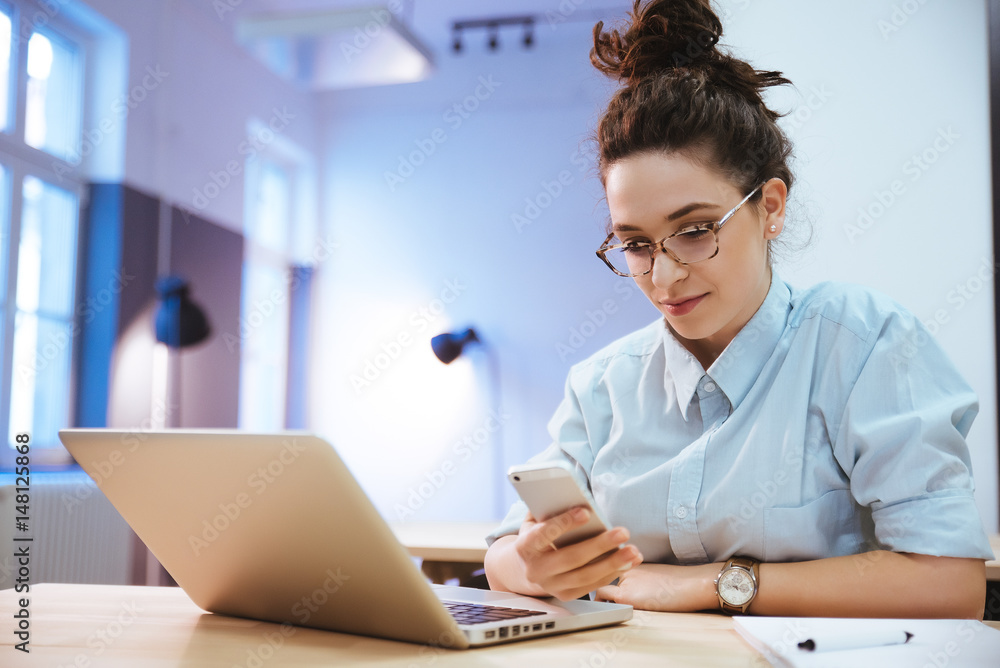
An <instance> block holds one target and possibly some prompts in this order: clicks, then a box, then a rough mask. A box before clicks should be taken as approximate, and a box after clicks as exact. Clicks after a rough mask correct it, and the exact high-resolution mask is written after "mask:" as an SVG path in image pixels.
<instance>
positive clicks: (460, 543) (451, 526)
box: [391, 522, 1000, 584]
mask: <svg viewBox="0 0 1000 668" xmlns="http://www.w3.org/2000/svg"><path fill="white" fill-rule="evenodd" d="M391 526H392V530H393V532H394V533H395V534H396V538H398V539H399V542H401V543H402V544H403V545H405V546H406V549H408V550H409V551H410V554H412V555H413V556H414V557H420V558H421V559H423V565H422V569H423V571H424V574H425V575H426V576H427V577H429V578H430V579H431V581H432V582H437V583H441V584H443V583H444V582H446V581H448V580H449V579H451V578H458V579H459V580H460V581H465V580H466V579H467V578H468V576H469V575H471V574H472V573H473V572H475V571H476V570H478V569H480V568H482V567H483V559H485V558H486V540H485V536H486V535H487V534H488V533H490V532H491V531H493V529H495V528H496V526H497V523H496V522H408V523H402V524H392V525H391ZM990 546H991V547H992V548H993V555H994V556H995V557H997V558H996V559H994V560H993V561H987V562H986V579H987V580H991V581H993V582H1000V534H994V535H992V536H990Z"/></svg>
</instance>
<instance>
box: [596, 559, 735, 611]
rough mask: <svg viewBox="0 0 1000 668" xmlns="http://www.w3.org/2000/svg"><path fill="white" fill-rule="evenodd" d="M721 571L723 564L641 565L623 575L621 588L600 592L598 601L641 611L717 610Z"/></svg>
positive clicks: (614, 587) (602, 589)
mask: <svg viewBox="0 0 1000 668" xmlns="http://www.w3.org/2000/svg"><path fill="white" fill-rule="evenodd" d="M720 570H722V564H702V565H699V566H671V565H668V564H640V565H638V566H636V567H635V568H632V569H631V570H628V571H625V572H624V573H622V574H621V576H619V578H618V584H617V585H607V586H606V587H601V588H600V589H598V590H597V600H598V601H611V602H612V603H625V604H628V605H631V606H632V607H633V608H635V609H637V610H658V611H661V612H695V611H698V610H714V609H716V608H718V607H719V598H718V596H717V595H716V593H715V577H716V576H717V575H718V574H719V571H720Z"/></svg>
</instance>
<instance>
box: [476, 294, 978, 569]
mask: <svg viewBox="0 0 1000 668" xmlns="http://www.w3.org/2000/svg"><path fill="white" fill-rule="evenodd" d="M977 412H978V401H977V398H976V395H975V394H974V393H973V391H972V389H971V388H970V387H969V386H968V385H967V384H966V382H965V381H964V380H963V379H962V377H961V376H960V375H959V374H958V372H957V371H956V369H955V367H954V366H953V365H952V363H951V362H950V361H949V360H948V358H947V356H946V355H945V353H944V352H943V351H942V350H941V348H940V347H939V346H938V345H937V343H936V342H935V341H934V338H933V337H932V336H931V335H930V334H929V333H928V331H927V330H926V329H925V328H924V327H923V325H922V324H921V323H920V322H919V320H917V319H916V318H915V317H914V316H913V315H912V314H910V313H909V312H907V311H906V310H905V309H904V308H902V307H901V306H900V305H899V304H897V303H895V302H893V301H892V300H890V299H888V298H887V297H885V296H882V295H880V294H877V293H875V292H873V291H871V290H868V289H865V288H862V287H858V286H853V285H846V284H835V283H823V284H820V285H817V286H815V287H813V288H810V289H808V290H798V289H793V288H791V287H790V286H788V285H787V284H785V283H784V282H782V281H781V280H780V279H779V278H777V276H775V277H774V279H773V280H772V283H771V287H770V290H769V291H768V294H767V297H766V298H765V300H764V303H763V304H762V305H761V307H760V309H758V311H757V313H756V314H755V315H754V317H753V318H752V319H751V320H750V322H748V323H747V325H746V326H745V327H744V328H743V329H742V330H741V331H740V333H739V334H738V335H737V336H736V337H735V338H734V339H733V341H732V342H731V343H730V344H729V346H728V347H727V348H726V349H725V350H724V351H723V352H722V354H721V355H720V356H719V358H718V359H717V360H716V361H715V362H714V363H713V364H712V365H711V367H709V369H708V371H707V372H706V371H705V370H704V369H703V368H702V366H701V364H700V363H699V362H698V361H697V360H696V359H695V358H694V356H693V355H692V354H691V353H690V352H688V351H687V350H686V349H685V348H684V347H683V346H681V345H680V343H678V341H677V340H676V339H675V338H674V336H673V334H671V333H670V331H669V329H667V328H666V327H665V325H664V321H663V320H662V319H661V320H657V321H656V322H654V323H652V324H651V325H649V326H647V327H645V328H643V329H641V330H639V331H637V332H634V333H632V334H630V335H628V336H626V337H624V338H622V339H620V340H618V341H616V342H615V343H613V344H611V345H610V346H608V347H606V348H604V349H603V350H601V351H600V352H598V353H596V354H595V355H593V356H591V357H590V358H589V359H587V360H585V361H583V362H581V363H579V364H577V365H575V366H573V368H572V369H571V370H570V373H569V377H568V379H567V381H566V397H565V399H564V400H563V402H562V404H561V405H560V406H559V408H558V410H557V411H556V414H555V416H554V417H553V418H552V420H551V422H550V423H549V431H550V434H551V436H552V439H553V443H552V445H550V446H549V447H548V448H547V449H546V450H545V451H543V452H542V453H541V454H539V455H538V456H536V457H534V458H532V460H531V461H532V462H564V463H567V464H569V465H570V467H571V468H573V469H574V471H575V473H576V477H577V478H578V480H579V481H580V482H581V484H584V485H586V486H587V487H588V488H589V489H590V490H591V492H592V493H593V495H594V498H595V500H596V501H597V504H598V506H599V507H600V508H601V509H602V512H603V513H604V515H605V517H606V518H607V519H608V520H609V521H610V522H611V524H612V525H614V526H618V525H621V526H625V527H627V528H628V529H629V531H630V533H631V541H630V542H632V543H634V544H635V545H636V546H637V547H638V548H639V550H640V551H641V552H642V554H643V556H644V557H645V560H646V561H647V562H650V563H679V564H700V563H707V562H717V561H723V560H725V559H728V558H729V557H731V556H733V555H745V556H750V557H754V558H756V559H760V560H762V561H770V562H781V561H799V560H806V559H819V558H824V557H833V556H840V555H849V554H856V553H860V552H867V551H871V550H877V549H885V550H892V551H896V552H914V553H919V554H929V555H936V556H953V557H974V558H979V559H991V558H992V552H991V551H990V546H989V542H988V540H987V538H986V534H985V532H984V531H983V526H982V521H981V519H980V517H979V512H978V510H977V509H976V505H975V502H974V501H973V496H972V493H973V481H972V475H971V472H970V471H971V463H970V458H969V450H968V446H967V445H966V442H965V436H966V434H968V431H969V427H970V426H971V425H972V421H973V419H974V418H975V416H976V413H977ZM526 512H527V511H526V508H525V507H524V505H523V504H522V503H520V502H518V503H516V504H515V505H514V506H513V507H512V508H511V510H510V512H509V513H508V515H507V517H506V518H505V519H504V521H503V523H502V524H501V526H500V527H499V528H498V529H497V531H496V532H494V533H493V534H491V535H490V536H489V537H488V539H487V540H488V541H489V542H490V543H492V542H493V541H494V540H496V538H497V537H499V536H502V535H505V534H511V533H517V530H518V527H519V526H520V524H521V522H522V521H523V519H524V516H525V514H526Z"/></svg>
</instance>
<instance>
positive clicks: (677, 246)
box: [597, 181, 766, 277]
mask: <svg viewBox="0 0 1000 668" xmlns="http://www.w3.org/2000/svg"><path fill="white" fill-rule="evenodd" d="M765 183H766V181H765ZM762 187H764V184H763V183H761V184H760V185H759V186H757V187H756V188H754V189H753V191H751V193H750V194H749V195H747V196H746V197H744V198H743V199H742V200H741V201H740V203H739V204H737V205H736V206H734V207H733V208H732V210H731V211H730V212H729V213H727V214H726V215H724V216H723V217H722V218H721V219H719V220H718V221H717V222H714V223H710V224H707V225H695V226H693V227H686V228H684V229H683V230H678V231H677V232H674V233H673V234H671V235H670V236H669V237H665V238H663V239H660V240H659V241H657V242H655V243H651V242H649V241H629V242H626V243H623V244H610V245H609V242H610V241H611V240H612V239H614V238H615V233H614V232H612V233H611V234H609V235H608V238H607V239H605V240H604V243H603V244H601V247H600V248H598V249H597V257H599V258H601V259H602V260H604V263H605V264H606V265H608V266H609V267H610V268H611V271H613V272H615V273H616V274H618V275H619V276H628V277H633V276H642V275H643V274H648V273H649V272H651V271H653V255H654V254H655V253H656V250H657V249H660V250H662V251H663V252H664V253H666V254H667V255H668V256H669V257H670V259H672V260H673V261H674V262H676V263H677V264H694V263H695V262H702V261H704V260H708V259H711V258H713V257H715V256H716V255H718V254H719V230H721V229H722V226H723V225H725V224H726V222H727V221H728V220H729V219H730V218H732V217H733V216H735V215H736V212H737V211H739V210H740V207H741V206H743V205H744V204H746V203H747V200H749V199H750V198H751V197H753V196H754V194H756V192H757V191H758V190H760V189H761V188H762Z"/></svg>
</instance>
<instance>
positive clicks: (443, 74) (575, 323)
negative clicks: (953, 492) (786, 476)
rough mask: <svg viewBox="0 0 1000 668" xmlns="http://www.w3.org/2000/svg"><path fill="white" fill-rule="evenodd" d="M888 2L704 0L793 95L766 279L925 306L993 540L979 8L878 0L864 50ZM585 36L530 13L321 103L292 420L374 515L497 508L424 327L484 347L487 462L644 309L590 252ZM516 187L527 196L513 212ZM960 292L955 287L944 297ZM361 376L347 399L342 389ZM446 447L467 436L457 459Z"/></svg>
mask: <svg viewBox="0 0 1000 668" xmlns="http://www.w3.org/2000/svg"><path fill="white" fill-rule="evenodd" d="M554 4H555V3H553V5H554ZM898 4H899V3H897V2H893V1H891V0H878V1H877V2H872V1H870V0H850V1H847V2H838V3H822V4H820V3H801V2H794V1H793V0H740V1H738V2H737V1H731V2H723V3H720V5H721V6H722V7H723V8H724V14H725V15H726V16H727V19H726V26H727V33H726V39H725V40H724V41H725V42H726V43H730V44H735V45H738V46H739V49H738V50H739V52H740V53H741V54H743V55H744V56H746V57H750V58H752V59H753V61H754V63H755V64H756V65H757V66H758V67H761V68H765V67H766V68H777V69H781V70H784V71H785V73H786V74H787V75H788V76H789V77H790V78H791V79H792V80H793V81H794V82H795V83H796V84H797V90H798V93H797V94H796V93H795V92H793V91H792V92H786V93H782V94H781V97H780V98H778V97H776V98H775V100H776V102H777V103H780V104H782V105H784V107H785V108H786V109H788V110H790V111H797V114H796V115H795V116H793V117H792V118H790V119H786V121H784V122H785V123H788V124H789V125H788V127H789V130H790V133H791V135H792V137H793V139H794V140H795V142H796V146H797V153H796V155H797V160H796V163H795V168H796V170H797V171H796V173H797V176H798V183H797V185H796V187H795V192H794V198H793V206H794V208H793V214H794V217H795V219H801V220H803V221H805V222H808V223H811V224H812V226H813V227H814V229H815V232H816V239H815V241H814V242H813V244H812V245H811V246H810V247H809V248H808V249H807V250H806V251H804V252H802V253H800V254H798V255H797V256H795V257H794V258H792V260H791V261H790V262H789V263H787V264H786V265H783V266H781V267H780V268H779V271H780V272H781V274H782V275H783V277H784V278H786V279H787V280H790V281H791V282H793V283H796V284H799V285H808V284H811V283H813V282H816V281H819V280H826V279H836V280H848V281H853V282H857V283H862V284H866V285H870V286H873V287H875V288H877V289H879V290H882V291H883V292H886V293H888V294H889V295H891V296H893V297H894V298H896V299H897V300H899V301H900V302H902V303H903V304H904V305H906V306H907V307H909V308H910V309H912V310H913V311H914V312H915V313H917V314H918V315H919V316H920V317H921V318H923V319H925V320H929V319H931V318H933V317H934V316H935V313H937V315H938V316H942V312H943V314H944V315H943V319H947V323H945V324H942V325H941V326H940V327H939V328H938V332H937V336H938V338H939V340H940V341H941V342H942V343H943V344H944V346H945V347H946V348H947V349H948V351H949V353H950V354H951V355H952V357H953V359H954V360H955V362H956V364H957V365H958V366H959V368H960V369H961V371H962V372H963V373H964V374H965V376H966V377H967V378H968V380H969V381H970V382H971V383H972V384H973V386H974V387H975V389H976V390H977V392H978V393H979V395H980V397H981V402H982V406H983V410H982V412H981V415H980V417H979V419H978V421H977V422H976V424H975V426H974V427H973V432H972V433H971V434H970V439H969V441H970V447H971V449H972V452H973V464H974V470H975V473H976V474H977V476H978V492H977V501H978V503H979V506H980V509H981V512H982V514H983V518H984V521H985V523H986V526H987V528H988V529H990V530H993V531H995V530H996V529H997V447H996V439H995V435H996V423H995V411H994V406H995V405H996V403H995V398H996V397H995V389H994V387H995V382H994V368H995V366H994V361H993V326H992V300H991V290H992V287H991V285H992V284H991V282H990V279H991V278H992V273H990V274H989V275H988V276H987V277H986V280H985V281H982V283H981V284H980V283H979V282H978V280H979V279H978V278H977V275H976V274H977V271H978V267H979V266H980V265H981V263H983V262H984V261H985V262H986V263H987V265H988V266H989V268H990V270H991V271H992V261H993V260H992V258H991V257H990V256H989V253H990V250H989V249H990V239H991V229H990V209H989V206H990V194H989V160H988V158H989V141H988V124H987V110H988V104H987V96H986V91H987V79H986V66H987V61H986V53H987V51H986V32H985V27H984V26H985V8H984V5H983V3H981V2H964V3H943V2H938V3H926V4H923V5H920V4H919V3H903V4H912V5H915V6H917V7H919V9H918V11H916V12H915V13H914V14H913V15H912V16H908V15H906V14H899V15H897V16H895V20H896V22H897V23H898V24H899V25H898V26H893V27H898V30H896V31H893V32H891V33H888V34H886V35H885V36H883V34H882V32H880V29H879V24H878V21H879V20H885V21H888V22H890V23H889V24H888V25H892V24H891V22H892V20H893V18H894V17H893V7H894V5H898ZM590 29H591V25H590V24H588V23H572V22H568V23H563V24H560V25H558V26H557V27H556V28H555V29H550V28H549V26H547V25H545V24H543V25H542V26H541V29H540V30H539V31H538V37H537V39H536V42H537V46H536V48H535V50H534V51H533V52H529V53H524V52H523V51H521V50H520V49H517V48H515V47H513V46H505V47H504V48H503V49H502V51H501V52H500V53H498V54H490V53H488V52H484V51H481V50H480V49H478V48H475V46H473V47H471V48H466V50H465V52H464V53H463V54H462V55H461V56H459V57H455V56H453V55H452V54H451V53H450V52H447V51H443V52H439V54H438V65H439V69H438V72H437V74H436V75H435V77H434V78H432V79H431V80H429V81H427V82H424V83H420V84H412V85H406V86H396V87H390V88H381V89H368V90H361V91H350V92H341V93H335V94H329V95H327V96H325V97H324V98H323V100H322V107H321V115H322V117H323V125H324V132H325V133H326V136H325V137H324V140H323V146H324V148H325V150H326V153H327V155H326V164H325V167H324V177H323V178H324V182H323V184H324V185H323V191H324V192H323V201H324V225H325V226H326V228H327V231H328V232H329V233H330V234H331V235H333V237H334V238H335V239H336V240H337V242H338V243H339V244H340V248H339V252H338V254H337V255H336V256H335V260H334V261H331V262H327V263H325V264H323V265H322V266H321V269H320V273H319V277H320V285H319V290H318V295H317V304H318V306H319V310H318V317H319V323H318V330H317V331H318V336H317V339H316V346H315V350H314V352H313V360H314V365H313V370H314V376H313V386H312V404H311V410H312V415H313V425H314V428H315V429H317V430H318V431H319V432H321V433H323V434H325V435H326V436H328V437H330V438H331V439H332V440H333V442H334V443H335V444H337V445H338V447H339V449H340V450H341V452H342V453H343V454H344V456H345V459H347V461H348V464H349V465H350V466H351V467H352V469H353V470H354V471H355V473H356V474H357V475H358V476H359V477H360V479H361V481H362V483H363V484H364V486H365V487H366V489H367V490H368V491H369V492H370V493H371V495H372V496H373V497H374V499H375V501H376V503H377V505H378V507H379V509H380V510H381V511H382V512H383V513H384V514H385V515H386V516H388V517H389V518H391V519H413V520H419V519H424V520H428V519H443V518H449V519H488V518H492V517H496V516H497V515H498V514H499V513H500V512H502V508H501V506H502V507H505V506H506V503H507V502H508V501H509V500H510V498H511V496H512V494H511V493H510V492H509V491H508V489H507V485H506V482H505V481H504V480H503V479H502V478H501V476H500V474H499V473H498V472H497V470H496V469H495V468H494V467H495V466H496V465H495V463H494V462H493V460H492V456H493V454H492V452H491V449H492V448H495V447H497V443H496V442H495V441H496V440H497V438H496V436H495V434H488V433H487V432H488V427H491V426H492V423H491V422H490V421H489V419H488V417H487V406H488V405H489V404H491V400H490V398H489V392H488V387H489V385H488V383H487V380H486V379H487V377H488V374H487V368H488V365H487V364H486V359H485V357H484V356H482V355H472V356H470V357H469V358H468V359H466V358H462V359H460V360H459V361H458V362H456V363H454V364H452V365H451V367H444V366H442V365H440V364H439V363H438V362H437V361H436V360H434V359H433V357H432V355H431V353H430V349H429V343H428V342H429V338H430V337H431V336H432V335H434V334H437V333H439V332H442V331H448V330H452V329H455V328H459V327H464V326H466V325H469V324H472V325H474V326H476V327H477V328H478V329H479V331H480V332H481V334H482V335H483V337H484V338H485V339H487V340H488V342H489V345H490V347H491V349H492V350H493V351H494V353H495V355H496V357H497V358H498V360H499V366H500V368H501V370H502V376H503V377H502V387H503V396H502V401H501V402H500V403H501V405H502V407H503V413H504V416H505V417H504V424H503V429H502V431H501V432H500V434H501V436H502V441H503V449H504V455H503V461H502V464H501V469H502V468H504V467H505V466H506V465H508V464H511V463H515V462H520V461H522V460H524V459H526V458H527V457H528V456H530V455H531V454H532V453H534V452H537V451H538V450H539V449H541V448H542V447H544V446H545V445H546V444H547V442H548V437H547V434H546V431H545V424H546V422H547V420H548V418H549V416H550V414H551V412H552V411H553V410H554V408H555V407H556V404H557V403H558V401H559V399H560V398H561V396H562V387H563V381H564V378H565V374H566V371H567V369H568V368H569V366H570V364H572V363H573V362H576V361H579V360H581V359H583V358H584V357H585V356H586V355H587V354H589V353H590V352H593V351H594V350H596V349H598V348H599V347H601V346H603V345H605V344H606V343H608V342H610V341H612V340H613V339H615V338H616V337H618V336H620V335H622V334H625V333H626V332H628V331H631V330H633V329H635V328H637V327H639V326H641V325H643V324H646V323H647V322H650V321H651V320H653V319H655V317H656V315H657V314H656V312H655V310H654V309H653V307H652V306H651V305H649V304H648V303H647V302H646V301H645V298H644V297H642V295H641V293H639V292H638V291H637V290H635V289H634V288H630V287H629V286H628V283H625V282H623V281H624V279H620V280H615V277H614V276H613V275H612V274H611V273H610V272H609V271H607V269H606V268H605V267H604V266H603V265H602V264H601V263H600V261H599V260H598V259H597V258H596V257H594V254H593V252H594V249H595V248H596V247H597V246H598V244H599V243H600V241H601V240H602V239H603V234H602V229H603V225H604V218H605V215H606V214H605V210H604V207H603V204H602V202H601V196H602V193H601V191H600V186H599V184H598V183H597V182H596V180H595V178H594V177H593V174H592V173H591V172H590V171H588V167H587V166H586V165H585V162H584V161H581V159H580V158H581V156H580V155H579V154H578V153H577V152H578V151H579V150H580V147H581V144H580V142H581V141H582V140H584V139H585V138H586V136H587V135H588V133H589V132H590V131H591V130H592V128H593V126H594V124H595V121H596V118H597V116H598V114H599V112H600V110H601V108H602V106H603V101H604V100H605V99H606V96H607V92H608V90H609V89H608V86H607V84H606V83H605V82H604V81H603V80H602V79H601V78H600V77H599V76H598V75H597V73H596V72H595V71H594V70H592V68H591V67H590V66H589V64H588V62H587V52H588V50H589V47H590ZM491 77H492V81H495V82H499V85H497V86H495V87H493V89H492V90H490V89H488V88H487V87H485V86H483V85H482V83H481V81H483V80H486V81H490V80H491ZM477 90H478V92H479V98H480V99H478V100H477V99H476V93H477ZM816 91H823V92H822V94H818V93H816ZM470 96H471V97H470ZM463 100H467V101H468V106H469V107H470V108H471V107H473V106H475V107H476V109H475V110H474V111H471V112H470V113H469V114H468V118H461V122H459V118H458V117H457V116H455V115H454V114H453V113H449V112H448V110H449V109H450V108H451V107H452V105H454V104H456V103H462V102H463ZM948 128H951V131H952V133H953V134H957V138H955V139H954V140H953V141H951V142H950V143H949V144H947V150H946V151H943V152H941V153H940V155H939V156H937V159H936V161H935V162H934V163H933V164H932V165H930V167H929V169H927V170H926V171H921V172H920V177H919V179H915V177H916V173H914V172H912V166H911V165H910V164H909V163H908V161H910V160H911V156H912V155H914V154H920V153H922V152H923V151H924V150H929V151H930V150H933V147H934V142H935V140H936V137H938V133H939V131H940V130H947V129H948ZM435 131H436V134H435ZM939 147H940V148H944V147H945V144H941V143H940V142H939ZM432 149H433V150H432ZM411 155H412V156H413V158H414V161H415V162H417V161H419V162H420V163H421V164H419V166H416V167H415V168H414V170H413V173H412V175H408V172H405V173H404V174H403V176H404V179H403V181H402V182H401V183H399V182H397V183H394V184H393V187H390V184H389V183H387V179H386V172H392V171H396V170H398V169H399V167H400V160H401V157H402V158H407V157H408V156H411ZM930 157H934V156H933V155H931V156H930ZM397 173H398V172H397ZM560 175H562V179H563V181H564V182H565V183H566V185H562V187H561V192H559V194H558V195H555V196H552V197H550V198H547V197H546V184H548V188H549V190H551V191H552V192H553V193H554V192H556V191H558V190H559V188H557V187H556V186H555V185H553V182H556V183H557V182H558V181H559V178H560ZM914 179H915V180H914ZM894 180H899V181H900V182H901V184H899V185H897V191H898V192H899V193H900V194H898V195H896V196H895V201H894V202H893V203H892V204H891V205H889V206H887V208H886V210H885V211H884V213H883V214H882V215H881V216H880V217H879V218H878V219H877V220H876V221H874V223H873V224H872V225H870V227H868V229H864V230H860V232H861V233H860V234H857V235H854V236H853V237H851V238H849V237H848V234H847V232H848V231H849V228H847V227H846V226H847V225H849V224H852V223H855V222H856V219H857V217H858V214H857V210H858V208H859V207H869V206H871V205H872V204H873V203H876V202H877V201H878V197H879V193H880V192H882V191H885V190H891V188H892V184H893V181H894ZM883 197H885V196H884V195H883ZM526 198H527V200H535V201H536V202H538V203H540V204H543V205H546V206H544V207H540V208H539V210H538V211H537V212H533V211H530V209H529V210H528V211H527V212H526V208H527V207H528V203H527V202H526ZM887 201H888V200H887ZM526 213H537V214H538V215H537V217H536V218H534V220H533V221H532V222H531V224H530V225H527V226H522V227H521V228H520V229H518V226H517V225H516V223H515V222H513V221H512V216H514V215H515V214H521V215H522V216H525V215H526ZM793 222H797V221H793ZM449 282H451V283H449ZM455 283H457V284H458V285H459V287H458V288H457V289H456V288H455V287H454V284H455ZM964 284H968V285H969V288H970V289H971V288H977V291H976V293H975V294H974V295H971V294H970V299H968V300H967V301H966V302H965V303H961V304H959V303H958V301H957V300H958V298H957V297H956V295H957V294H958V293H953V292H952V291H953V290H955V289H956V287H955V286H957V285H964ZM449 285H452V287H451V288H449ZM445 302H448V303H445ZM438 307H440V308H441V311H440V312H439V313H438V314H437V315H434V313H433V312H436V311H437V309H438ZM611 311H613V313H610V315H609V313H608V312H611ZM574 332H576V334H574ZM581 332H582V333H583V334H582V335H581V334H580V333H581ZM394 342H395V343H394ZM368 365H371V366H368ZM366 367H368V371H369V379H370V381H371V382H370V384H369V385H360V384H357V383H352V377H356V378H360V379H362V380H363V379H364V373H365V369H366ZM477 430H478V432H477ZM490 437H492V439H493V440H490ZM466 439H468V440H469V443H471V444H472V445H475V444H476V443H477V442H482V448H480V449H479V451H478V452H477V453H476V454H474V455H472V456H469V457H468V458H466V455H467V454H468V453H471V451H472V450H471V447H470V446H469V445H466V446H464V447H463V446H462V445H461V443H462V441H463V440H466ZM498 494H499V495H500V496H502V497H503V500H502V502H501V503H499V504H498V503H497V502H496V501H495V497H496V496H497V495H498ZM409 511H413V512H412V514H411V513H410V512H409Z"/></svg>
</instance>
